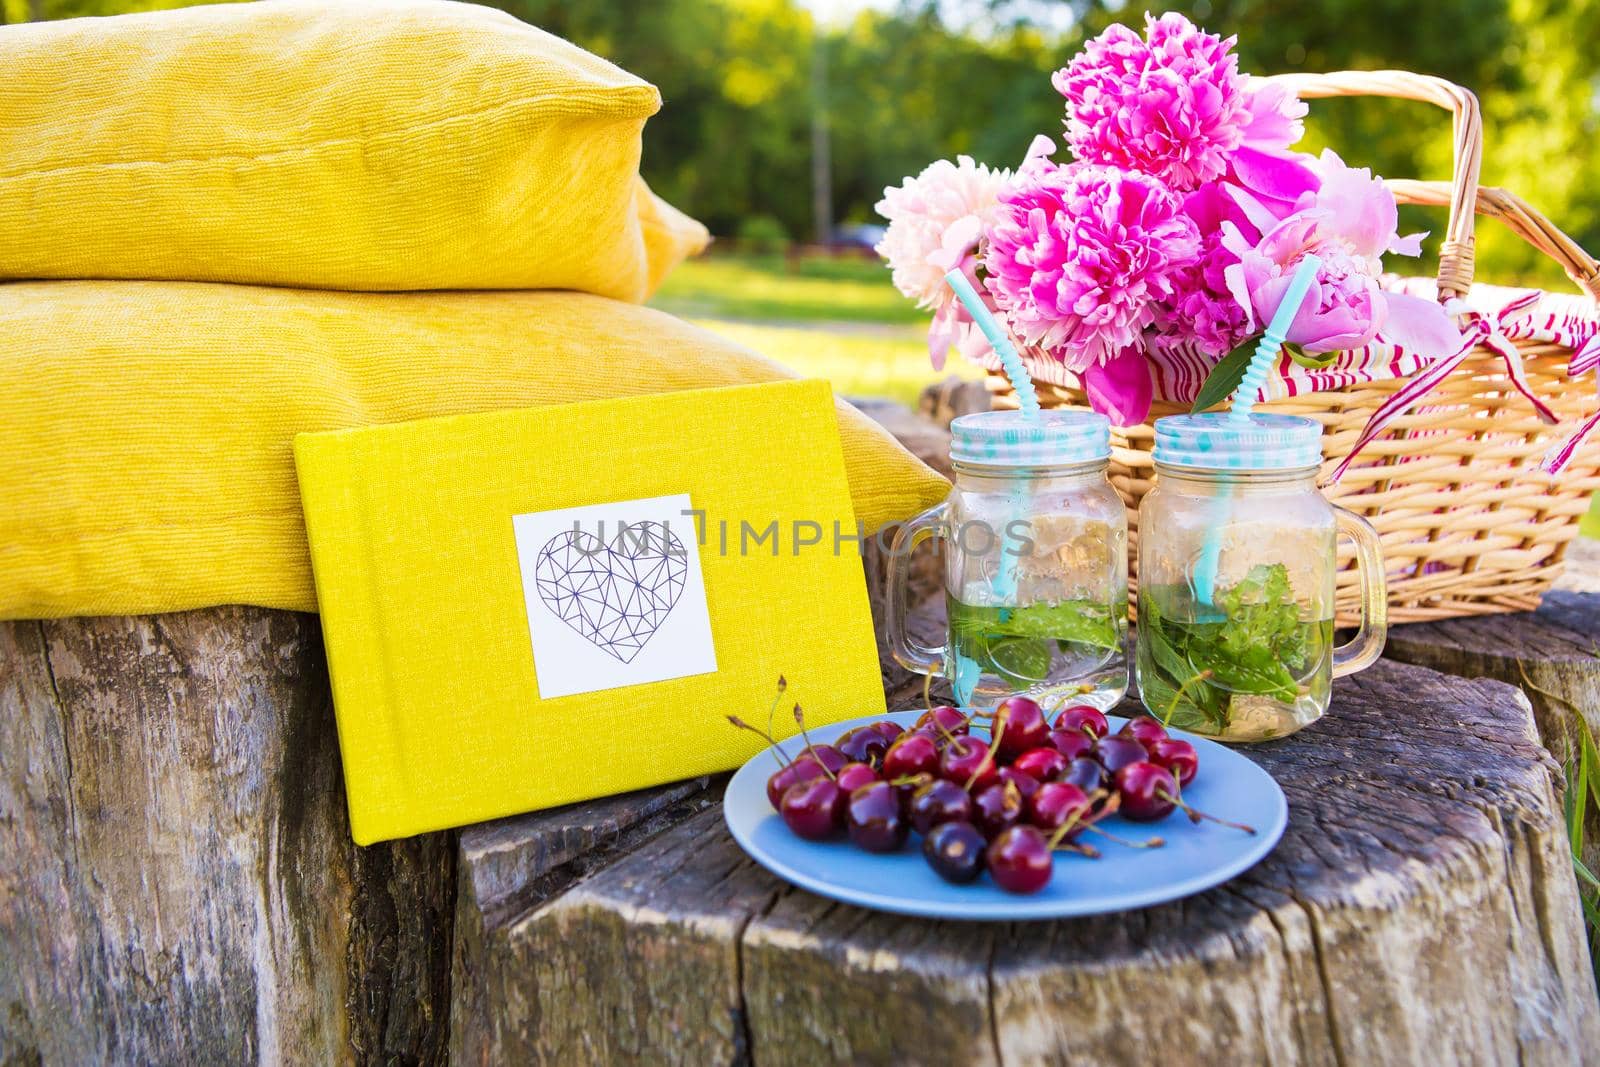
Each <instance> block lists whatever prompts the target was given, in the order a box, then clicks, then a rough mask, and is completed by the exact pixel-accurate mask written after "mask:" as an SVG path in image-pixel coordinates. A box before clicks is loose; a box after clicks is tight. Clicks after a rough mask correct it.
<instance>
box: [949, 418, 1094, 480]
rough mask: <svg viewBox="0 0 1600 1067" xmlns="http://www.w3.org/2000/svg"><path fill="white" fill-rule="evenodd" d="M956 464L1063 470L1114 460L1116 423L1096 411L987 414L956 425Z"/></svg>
mask: <svg viewBox="0 0 1600 1067" xmlns="http://www.w3.org/2000/svg"><path fill="white" fill-rule="evenodd" d="M950 434H951V440H950V459H951V460H952V461H953V462H955V463H977V464H981V465H983V466H988V467H1058V466H1066V465H1068V464H1074V463H1093V462H1096V461H1104V460H1107V459H1110V458H1111V420H1110V419H1108V418H1106V417H1105V416H1104V415H1100V414H1097V413H1095V412H1093V411H1041V412H1040V413H1039V417H1038V418H1037V419H1027V418H1024V417H1023V415H1022V412H1020V411H981V412H978V413H977V414H974V415H962V416H961V417H960V418H958V419H956V420H955V421H954V422H952V423H951V424H950Z"/></svg>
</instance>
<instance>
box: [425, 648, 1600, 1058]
mask: <svg viewBox="0 0 1600 1067" xmlns="http://www.w3.org/2000/svg"><path fill="white" fill-rule="evenodd" d="M1249 753H1250V755H1251V756H1252V757H1253V758H1255V759H1257V760H1258V761H1259V762H1260V763H1261V764H1262V765H1264V766H1265V767H1267V769H1268V770H1270V771H1271V772H1272V773H1273V774H1274V775H1275V776H1276V777H1277V778H1278V780H1279V781H1280V782H1281V783H1282V784H1283V786H1284V789H1285V792H1286V793H1287V794H1288V796H1289V805H1290V826H1289V830H1288V832H1287V833H1286V835H1285V837H1284V839H1283V841H1282V842H1281V843H1280V844H1279V846H1278V848H1277V849H1276V851H1275V852H1274V853H1273V854H1272V855H1271V856H1269V857H1268V858H1267V859H1266V860H1265V861H1264V862H1263V863H1262V864H1260V865H1259V866H1258V867H1256V868H1255V869H1254V870H1252V871H1250V872H1248V873H1246V874H1244V875H1242V876H1241V877H1239V878H1236V879H1234V880H1233V881H1231V882H1229V883H1228V884H1226V885H1224V886H1222V887H1219V888H1218V889H1215V890H1212V891H1210V892H1208V893H1205V894H1202V895H1200V896H1197V897H1193V898H1190V899H1188V900H1186V901H1182V902H1177V903H1174V904H1170V905H1166V906H1163V907H1158V908H1151V909H1147V910H1143V911H1136V912H1129V913H1124V914H1119V915H1111V916H1104V917H1101V918H1095V919H1084V920H1073V921H1065V922H1057V923H1030V924H1015V925H984V924H975V923H934V922H926V921H921V920H913V919H902V918H897V917H894V916H889V915H881V914H875V913H872V912H867V911H863V910H860V909H857V908H853V907H850V906H847V905H842V904H835V903H832V902H829V901H827V900H824V899H822V898H820V897H816V896H813V895H811V894H809V893H806V892H803V891H800V890H797V889H793V888H791V887H789V886H787V885H786V884H784V883H783V882H781V881H779V880H777V879H776V878H774V877H772V876H770V875H768V874H767V873H766V872H765V871H763V870H762V869H761V868H759V867H757V866H755V865H754V864H753V863H752V862H750V861H749V860H748V859H746V858H745V857H744V855H743V854H742V853H741V852H740V851H739V849H738V848H737V846H736V845H735V844H734V843H733V841H732V839H731V838H730V837H729V836H728V834H727V832H726V830H725V829H724V827H723V823H722V818H721V812H720V811H719V810H717V808H716V807H715V806H714V805H713V806H710V807H704V808H703V810H698V811H697V810H696V809H697V808H701V807H702V804H701V802H696V803H693V804H689V805H687V806H680V807H679V808H678V815H677V816H674V815H670V814H669V815H666V816H665V817H666V818H667V819H668V820H669V821H670V819H671V818H673V817H681V821H678V822H676V823H673V824H672V825H671V826H670V827H669V828H667V829H664V830H662V831H660V832H659V833H656V834H654V836H650V831H649V830H648V829H642V830H640V831H637V834H638V837H639V838H640V839H639V840H637V841H635V840H632V839H630V837H629V833H630V832H629V831H627V830H623V829H622V828H621V825H620V823H619V824H618V825H617V827H616V828H614V829H605V830H604V831H603V832H600V831H596V830H594V829H592V827H594V826H595V825H598V824H597V821H596V818H595V814H594V813H593V812H589V813H576V814H574V815H573V816H564V815H562V814H561V813H556V812H552V813H547V814H546V815H544V816H540V817H536V818H529V819H526V820H520V821H515V822H514V823H507V824H502V825H501V826H500V827H498V828H497V830H496V831H495V833H496V839H495V840H496V844H495V846H494V848H492V849H488V848H479V847H476V846H474V847H471V848H469V847H468V845H469V843H472V842H474V841H476V840H477V839H476V838H475V837H474V834H475V832H468V833H467V834H464V835H463V852H462V856H461V860H460V863H461V879H462V885H463V892H462V897H461V899H462V904H463V908H464V909H465V908H467V907H469V906H470V904H469V901H468V897H467V890H466V887H467V886H468V885H469V884H478V883H479V882H480V881H481V882H482V883H484V884H492V885H494V886H495V888H494V890H493V893H492V898H493V899H495V900H512V899H515V900H517V901H518V903H517V904H516V905H515V906H512V907H495V906H493V905H492V904H491V905H484V904H481V903H480V904H479V905H478V913H477V914H474V915H470V916H463V917H458V920H457V929H458V930H473V931H474V934H473V936H474V937H476V938H478V942H477V945H476V946H475V947H474V948H473V950H472V958H473V959H474V961H475V962H474V963H473V965H472V968H470V969H469V968H466V967H464V966H462V965H460V963H459V959H458V967H457V970H456V992H455V995H456V1004H457V1009H458V1010H457V1014H456V1023H455V1033H454V1035H453V1039H452V1045H453V1047H454V1049H455V1050H456V1051H457V1052H458V1053H459V1054H460V1058H461V1059H462V1060H463V1062H471V1063H531V1064H572V1063H599V1062H604V1063H643V1062H650V1063H662V1062H665V1063H693V1064H711V1063H751V1062H760V1063H776V1064H785V1063H795V1064H815V1063H832V1062H849V1063H930V1064H931V1063H1001V1062H1005V1063H1035V1062H1081V1063H1107V1064H1111V1063H1212V1062H1232V1063H1266V1062H1271V1063H1280V1064H1287V1063H1317V1064H1336V1063H1352V1064H1354V1063H1360V1064H1383V1063H1393V1064H1411V1063H1421V1062H1444V1063H1485V1064H1488V1063H1504V1062H1513V1061H1516V1062H1527V1063H1548V1064H1576V1063H1580V1062H1582V1061H1584V1060H1585V1059H1586V1058H1590V1057H1592V1056H1593V1055H1594V1051H1595V1050H1596V1049H1600V1003H1597V1001H1596V996H1595V987H1594V984H1593V979H1592V977H1591V974H1590V971H1589V960H1588V956H1587V953H1586V950H1585V948H1584V942H1583V938H1582V933H1581V932H1582V927H1581V920H1580V916H1579V911H1578V902H1577V896H1576V889H1575V885H1574V882H1573V879H1572V875H1571V865H1570V862H1569V861H1568V858H1567V853H1566V844H1565V841H1564V837H1563V833H1562V829H1561V814H1560V810H1559V807H1558V804H1557V799H1556V780H1557V774H1558V771H1557V768H1556V767H1555V765H1554V763H1553V761H1552V760H1551V758H1550V757H1549V755H1548V754H1547V753H1545V752H1544V750H1543V749H1542V748H1541V747H1540V746H1539V744H1538V739H1537V736H1536V734H1535V731H1534V726H1533V719H1532V713H1531V710H1530V708H1529V705H1528V703H1527V701H1526V700H1525V699H1523V697H1522V696H1521V694H1520V693H1518V692H1517V691H1516V690H1515V689H1512V688H1510V687H1508V686H1505V685H1502V684H1499V683H1496V682H1492V681H1466V680H1462V679H1457V678H1451V677H1447V676H1444V675H1440V674H1437V673H1434V672H1432V671H1428V670H1425V669H1421V668H1417V667H1410V666H1404V665H1399V664H1393V663H1388V662H1385V663H1380V664H1379V665H1377V666H1376V667H1374V668H1372V669H1371V670H1369V671H1367V672H1365V673H1363V674H1361V675H1359V676H1357V677H1355V678H1352V679H1350V680H1349V681H1347V682H1343V683H1341V684H1340V686H1339V688H1338V691H1337V697H1336V704H1335V707H1334V709H1333V710H1332V711H1331V712H1330V713H1329V715H1328V716H1327V717H1326V718H1325V719H1324V720H1323V721H1322V722H1319V723H1317V724H1315V725H1314V726H1312V727H1310V728H1308V729H1306V730H1304V731H1302V732H1301V733H1299V734H1296V735H1294V736H1293V737H1290V738H1285V739H1283V740H1281V741H1276V742H1272V743H1269V744H1264V745H1259V746H1255V747H1253V748H1251V749H1249ZM654 796H655V798H656V799H654V800H652V801H651V802H650V803H652V804H654V805H655V808H654V811H655V812H657V813H662V812H665V811H666V810H667V808H669V807H671V806H673V805H682V800H681V799H673V798H672V796H671V794H667V793H656V794H654ZM638 804H639V801H638V800H637V799H630V800H628V801H626V802H625V808H630V809H636V808H637V806H638ZM603 822H604V818H603V817H602V819H601V820H600V823H603ZM644 823H645V818H639V819H635V820H634V821H633V823H632V825H634V826H638V827H643V826H644ZM607 825H609V824H607ZM583 826H588V827H591V829H588V830H585V829H582V827H583ZM597 840H603V841H606V842H609V843H610V847H609V848H608V849H607V850H606V851H604V852H599V851H591V852H589V853H588V855H590V856H592V857H593V858H592V859H591V860H589V861H578V860H575V859H574V858H571V852H572V848H573V846H574V844H575V845H576V846H578V847H580V848H581V847H583V846H584V844H585V842H589V843H591V844H592V843H593V842H595V841H597ZM563 843H564V844H563ZM508 855H512V856H522V857H544V859H543V860H541V861H540V862H537V863H531V864H527V865H522V864H521V861H520V860H518V861H512V862H509V863H508V862H507V859H506V857H507V856H508ZM1152 862H1159V854H1153V855H1152ZM558 868H559V869H561V870H562V871H564V872H569V873H561V874H558V875H556V876H555V878H554V879H553V880H551V879H550V874H549V872H550V871H554V870H557V869H558ZM1081 870H1082V871H1083V873H1084V876H1086V877H1092V871H1093V868H1092V866H1091V865H1088V864H1087V863H1085V864H1084V865H1083V866H1082V867H1081ZM507 871H517V872H518V874H517V875H516V879H521V880H522V881H523V882H525V883H526V884H527V885H530V886H538V887H539V888H537V889H536V890H535V891H534V892H533V893H532V894H531V895H524V896H520V897H519V895H518V894H519V890H518V889H517V888H516V885H515V884H513V883H514V882H515V880H516V879H514V880H513V882H507V881H506V879H505V875H506V872H507ZM571 875H576V877H575V878H574V877H572V876H571ZM485 975H492V977H491V978H485V977H484V976H485ZM475 997H482V998H483V999H482V1000H481V1001H480V1002H479V1003H478V1006H477V1007H476V1008H475V1009H474V1010H472V1011H464V1010H462V1005H463V1003H464V1002H466V1001H471V1000H473V999H474V998H475Z"/></svg>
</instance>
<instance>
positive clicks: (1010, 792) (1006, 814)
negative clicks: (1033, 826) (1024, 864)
mask: <svg viewBox="0 0 1600 1067" xmlns="http://www.w3.org/2000/svg"><path fill="white" fill-rule="evenodd" d="M1026 810H1027V805H1026V802H1025V801H1024V800H1023V799H1022V792H1021V790H1019V789H1018V788H1017V787H1016V786H1015V785H1012V784H1007V783H1005V782H996V783H995V784H994V785H991V786H986V787H985V788H983V789H980V790H978V791H977V792H976V793H974V794H973V796H972V821H973V823H975V824H976V825H977V827H978V829H979V830H982V831H983V836H984V837H987V838H990V839H993V838H995V837H998V836H999V835H1000V831H1002V830H1004V829H1006V828H1007V827H1010V826H1015V825H1016V824H1017V823H1019V822H1021V821H1022V815H1023V813H1024V812H1025V811H1026Z"/></svg>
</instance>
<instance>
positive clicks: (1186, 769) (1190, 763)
mask: <svg viewBox="0 0 1600 1067" xmlns="http://www.w3.org/2000/svg"><path fill="white" fill-rule="evenodd" d="M1150 762H1151V763H1154V764H1155V765H1156V766H1158V767H1165V768H1166V769H1167V770H1168V771H1169V772H1171V774H1172V776H1173V777H1174V778H1176V779H1177V780H1178V784H1179V785H1180V786H1186V785H1188V784H1189V783H1190V782H1192V781H1194V776H1195V775H1197V774H1199V773H1200V753H1198V752H1196V751H1195V750H1194V746H1193V745H1191V744H1190V743H1189V742H1187V741H1183V740H1180V739H1178V738H1176V737H1164V738H1162V739H1161V740H1160V741H1157V742H1156V743H1155V744H1153V745H1151V746H1150Z"/></svg>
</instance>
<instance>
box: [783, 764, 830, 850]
mask: <svg viewBox="0 0 1600 1067" xmlns="http://www.w3.org/2000/svg"><path fill="white" fill-rule="evenodd" d="M844 797H845V794H844V793H842V792H840V790H839V785H838V783H837V782H835V781H834V780H833V779H831V778H813V779H811V780H810V781H807V782H800V783H798V784H796V785H791V786H790V787H789V788H788V790H787V791H785V792H784V794H783V798H782V799H781V800H780V801H779V802H778V814H779V815H781V816H783V824H784V825H785V826H787V827H788V828H789V829H790V830H792V831H794V834H795V836H797V837H803V838H805V839H806V840H807V841H821V840H822V839H824V838H826V837H829V836H831V835H832V834H833V832H834V831H835V830H837V829H838V828H839V812H840V810H841V808H842V806H843V801H844Z"/></svg>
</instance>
